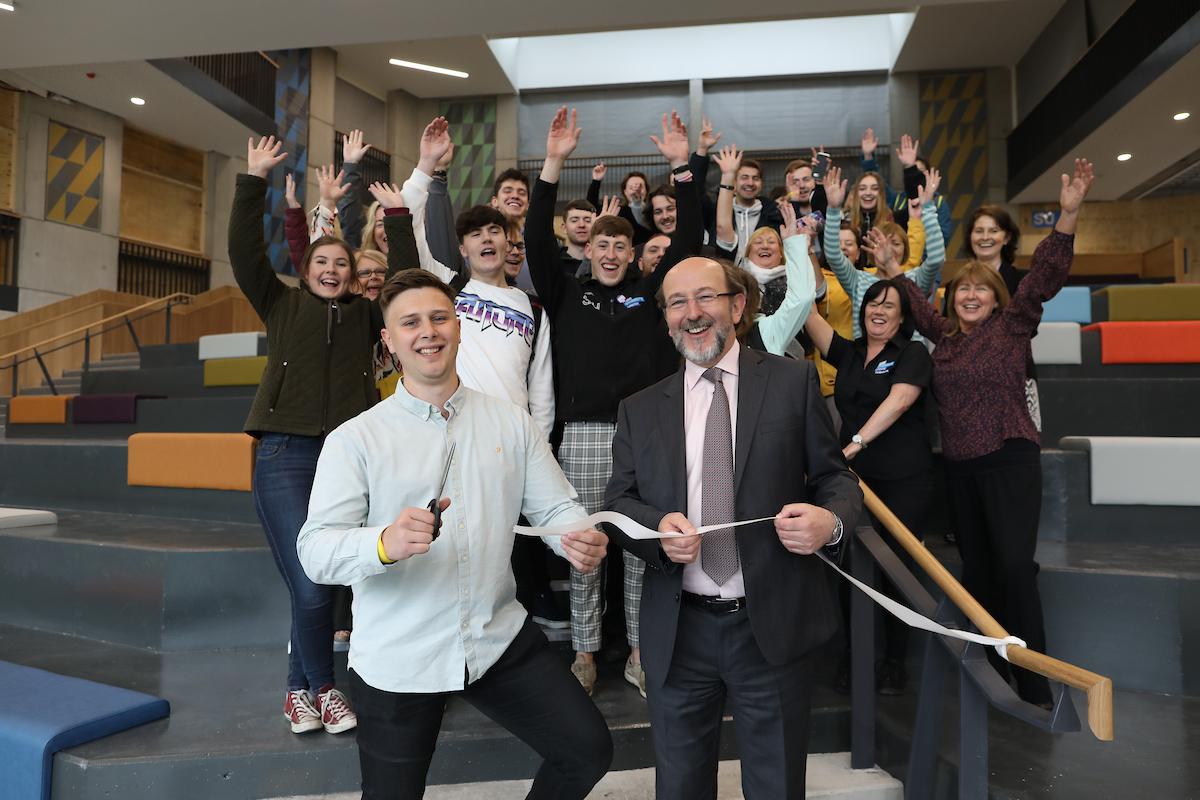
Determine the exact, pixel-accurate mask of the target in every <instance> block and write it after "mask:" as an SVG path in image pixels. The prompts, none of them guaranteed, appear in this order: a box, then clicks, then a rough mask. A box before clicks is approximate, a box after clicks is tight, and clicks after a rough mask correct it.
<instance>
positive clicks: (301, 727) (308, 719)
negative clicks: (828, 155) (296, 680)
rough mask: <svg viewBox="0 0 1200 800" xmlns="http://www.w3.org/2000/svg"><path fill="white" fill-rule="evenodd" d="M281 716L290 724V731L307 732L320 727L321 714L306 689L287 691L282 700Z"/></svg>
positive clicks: (317, 729)
mask: <svg viewBox="0 0 1200 800" xmlns="http://www.w3.org/2000/svg"><path fill="white" fill-rule="evenodd" d="M283 716H284V717H285V718H286V719H287V721H288V722H290V723H291V724H292V733H308V732H309V731H319V730H320V729H321V727H322V726H321V715H320V714H319V713H318V712H317V709H316V708H315V707H314V706H313V704H312V696H311V695H310V694H309V693H308V691H307V690H306V689H295V690H293V691H290V692H288V693H287V696H286V697H285V698H284V701H283Z"/></svg>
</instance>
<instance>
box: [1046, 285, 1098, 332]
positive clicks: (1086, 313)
mask: <svg viewBox="0 0 1200 800" xmlns="http://www.w3.org/2000/svg"><path fill="white" fill-rule="evenodd" d="M1091 321H1092V290H1091V289H1089V288H1088V287H1086V286H1066V287H1063V289H1062V290H1060V291H1059V293H1058V294H1056V295H1055V296H1054V297H1052V298H1050V300H1049V301H1048V302H1046V303H1045V305H1043V306H1042V322H1076V323H1081V324H1083V325H1087V324H1088V323H1089V322H1091Z"/></svg>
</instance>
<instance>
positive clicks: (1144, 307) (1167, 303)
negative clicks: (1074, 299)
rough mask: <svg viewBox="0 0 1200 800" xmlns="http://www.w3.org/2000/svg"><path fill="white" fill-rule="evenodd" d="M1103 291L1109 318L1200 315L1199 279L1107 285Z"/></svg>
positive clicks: (1140, 319)
mask: <svg viewBox="0 0 1200 800" xmlns="http://www.w3.org/2000/svg"><path fill="white" fill-rule="evenodd" d="M1103 291H1104V293H1105V294H1106V295H1107V296H1108V319H1109V321H1110V322H1140V321H1154V320H1188V319H1200V284H1198V283H1164V284H1159V285H1156V286H1109V287H1108V288H1106V289H1104V290H1103Z"/></svg>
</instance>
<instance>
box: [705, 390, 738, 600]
mask: <svg viewBox="0 0 1200 800" xmlns="http://www.w3.org/2000/svg"><path fill="white" fill-rule="evenodd" d="M723 372H724V371H723V370H721V369H720V368H719V367H710V368H709V369H707V370H705V371H704V377H705V378H706V379H707V380H710V381H712V383H713V397H712V404H711V405H710V406H709V407H708V419H707V421H706V422H705V424H704V456H703V458H704V467H703V470H704V471H703V473H702V485H701V489H700V524H701V525H719V524H720V523H722V522H733V429H732V427H731V425H730V421H729V397H728V396H727V395H726V394H725V387H724V386H722V385H721V376H722V374H723ZM700 567H701V569H703V570H704V572H705V574H706V575H708V576H709V577H710V578H712V579H713V582H714V583H716V584H717V586H722V585H724V584H725V582H726V581H728V580H729V579H730V578H732V577H733V575H734V573H735V572H737V571H738V569H739V567H740V561H739V560H738V551H737V540H736V539H735V538H734V533H733V528H725V529H724V530H716V531H712V532H710V533H706V534H704V539H703V541H702V542H701V544H700Z"/></svg>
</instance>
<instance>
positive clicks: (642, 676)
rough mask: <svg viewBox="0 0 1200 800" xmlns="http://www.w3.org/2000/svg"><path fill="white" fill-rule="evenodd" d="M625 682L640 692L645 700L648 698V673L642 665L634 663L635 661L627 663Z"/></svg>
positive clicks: (630, 660) (627, 661) (631, 660)
mask: <svg viewBox="0 0 1200 800" xmlns="http://www.w3.org/2000/svg"><path fill="white" fill-rule="evenodd" d="M625 680H626V681H627V682H628V683H629V684H630V685H632V686H633V688H635V689H637V690H638V694H640V695H641V696H642V697H643V698H645V696H646V673H645V672H644V671H643V670H642V665H641V664H640V663H636V664H635V663H634V661H633V659H632V658H630V659H627V660H626V661H625Z"/></svg>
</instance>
